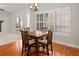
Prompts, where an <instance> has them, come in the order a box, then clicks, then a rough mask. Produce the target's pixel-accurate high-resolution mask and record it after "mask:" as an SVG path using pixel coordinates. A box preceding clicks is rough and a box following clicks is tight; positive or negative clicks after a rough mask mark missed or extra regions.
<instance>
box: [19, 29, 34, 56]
mask: <svg viewBox="0 0 79 59" xmlns="http://www.w3.org/2000/svg"><path fill="white" fill-rule="evenodd" d="M20 31H21V36H22V53H21V55H23V53H26V50H27V55H28V56H29V52H30V47H34V46H35V42H34V40H32V42H30V40H31V38H29V36H28V31H22V30H20Z"/></svg>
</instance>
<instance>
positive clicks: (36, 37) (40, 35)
mask: <svg viewBox="0 0 79 59" xmlns="http://www.w3.org/2000/svg"><path fill="white" fill-rule="evenodd" d="M47 34H48V32H47V31H34V32H29V33H28V36H29V37H30V38H31V39H34V40H35V43H36V54H37V56H39V40H40V39H42V38H43V37H45V36H47Z"/></svg>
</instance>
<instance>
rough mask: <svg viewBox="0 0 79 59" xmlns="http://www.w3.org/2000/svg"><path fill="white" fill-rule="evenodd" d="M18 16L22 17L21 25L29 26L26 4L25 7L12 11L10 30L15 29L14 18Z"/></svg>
mask: <svg viewBox="0 0 79 59" xmlns="http://www.w3.org/2000/svg"><path fill="white" fill-rule="evenodd" d="M18 16H21V17H22V20H23V27H27V26H30V25H29V20H30V14H29V10H28V8H27V6H26V8H25V9H22V10H20V11H18V12H15V13H13V15H12V31H16V20H17V17H18Z"/></svg>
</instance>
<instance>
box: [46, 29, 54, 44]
mask: <svg viewBox="0 0 79 59" xmlns="http://www.w3.org/2000/svg"><path fill="white" fill-rule="evenodd" d="M52 36H53V32H52V31H51V30H48V35H47V43H48V44H50V43H51V42H52Z"/></svg>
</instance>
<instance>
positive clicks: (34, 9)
mask: <svg viewBox="0 0 79 59" xmlns="http://www.w3.org/2000/svg"><path fill="white" fill-rule="evenodd" d="M30 9H32V10H33V11H37V10H38V9H39V6H38V3H34V4H33V5H31V6H30Z"/></svg>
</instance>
